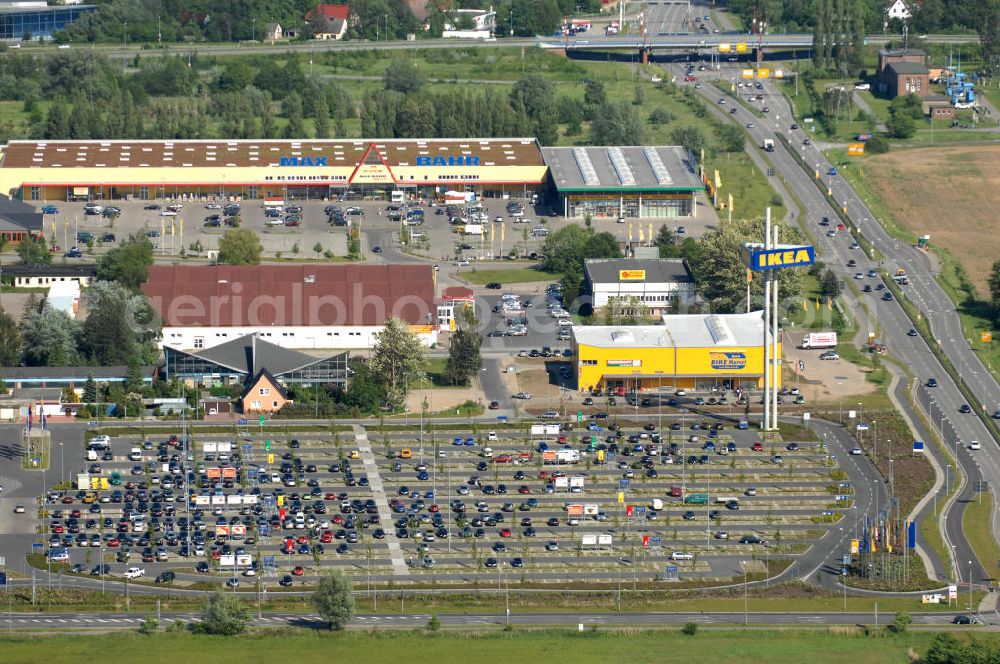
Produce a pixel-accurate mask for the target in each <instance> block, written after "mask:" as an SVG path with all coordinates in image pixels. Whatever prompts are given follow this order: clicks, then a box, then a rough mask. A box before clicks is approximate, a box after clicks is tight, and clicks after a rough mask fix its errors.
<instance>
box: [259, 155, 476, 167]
mask: <svg viewBox="0 0 1000 664" xmlns="http://www.w3.org/2000/svg"><path fill="white" fill-rule="evenodd" d="M416 165H417V166H479V165H480V164H479V157H478V156H476V155H462V156H458V157H451V156H449V157H442V156H437V157H428V156H420V157H417V158H416ZM278 166H312V167H329V166H330V158H329V157H279V158H278Z"/></svg>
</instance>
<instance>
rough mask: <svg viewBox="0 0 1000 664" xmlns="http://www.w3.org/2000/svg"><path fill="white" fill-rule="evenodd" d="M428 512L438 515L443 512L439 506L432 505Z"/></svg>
mask: <svg viewBox="0 0 1000 664" xmlns="http://www.w3.org/2000/svg"><path fill="white" fill-rule="evenodd" d="M427 511H428V512H430V513H431V514H436V513H438V512H440V511H441V508H440V507H438V506H437V505H431V506H430V507H428V508H427Z"/></svg>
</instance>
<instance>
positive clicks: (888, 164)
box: [829, 146, 1000, 375]
mask: <svg viewBox="0 0 1000 664" xmlns="http://www.w3.org/2000/svg"><path fill="white" fill-rule="evenodd" d="M842 154H843V153H842V151H834V150H831V151H830V152H829V157H830V158H831V159H835V160H840V159H841V157H842ZM842 174H843V176H844V177H845V178H846V179H847V180H848V181H849V182H850V183H851V185H852V186H853V187H855V190H856V191H857V192H858V194H859V195H860V196H861V197H862V198H863V199H864V200H865V203H866V204H867V205H868V206H869V208H870V209H871V210H872V213H873V214H875V216H876V218H878V219H879V220H880V221H882V223H883V224H884V225H885V227H886V228H887V229H888V230H889V232H890V233H892V234H893V235H894V236H895V237H897V238H899V240H900V241H903V242H909V243H914V242H916V239H917V237H918V236H920V235H924V234H928V235H930V241H931V246H932V247H934V248H935V250H936V252H937V255H938V257H939V258H940V260H941V274H940V276H939V277H938V281H939V283H941V285H942V287H943V288H944V289H945V290H946V291H947V292H948V294H949V295H950V296H951V298H952V300H954V301H955V302H956V303H957V304H958V305H959V307H958V311H959V314H960V315H961V317H962V324H963V327H964V329H965V336H966V337H967V338H969V339H972V347H973V349H974V350H976V351H977V352H979V353H981V354H982V355H983V359H984V363H985V364H986V365H987V367H989V368H990V369H991V370H992V371H994V375H996V369H997V368H1000V347H998V344H983V343H982V342H980V341H979V333H980V331H982V330H991V329H992V327H993V326H992V321H991V312H990V310H989V309H990V308H989V306H988V305H987V303H986V301H985V298H986V297H987V296H988V295H987V294H988V292H989V291H988V287H987V284H986V281H987V279H988V277H989V273H990V268H991V266H992V264H993V262H994V261H995V260H996V259H997V257H998V256H1000V235H998V234H997V233H996V232H994V230H995V229H993V228H991V227H990V226H989V224H990V220H993V219H995V218H996V215H995V213H994V212H993V211H994V210H995V209H996V208H997V206H998V205H1000V146H965V147H960V148H959V147H948V148H940V147H939V148H933V149H915V150H895V151H893V152H890V153H887V154H883V155H878V156H873V157H864V158H862V159H860V160H856V159H855V160H852V165H851V166H850V167H848V168H845V169H842ZM913 192H920V195H919V196H914V195H913ZM943 219H947V220H948V223H946V224H943V223H941V221H942V220H943Z"/></svg>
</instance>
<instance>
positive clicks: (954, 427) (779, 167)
mask: <svg viewBox="0 0 1000 664" xmlns="http://www.w3.org/2000/svg"><path fill="white" fill-rule="evenodd" d="M670 71H672V72H673V73H674V74H677V76H678V80H680V78H681V73H682V72H681V70H680V69H679V68H677V67H672V68H670ZM699 74H700V75H699V78H700V79H701V80H702V81H703V86H702V88H701V89H700V90H699V91H700V92H701V94H702V97H703V98H704V99H705V100H706V102H707V103H708V104H712V105H713V106H714V107H715V108H716V109H722V110H723V111H727V109H729V108H731V107H732V106H733V105H734V103H735V101H734V100H733V99H732V98H731V97H729V96H727V95H724V94H723V93H721V92H720V91H719V90H718V89H717V88H714V87H713V86H711V85H709V80H711V79H712V78H714V77H713V75H712V73H711V72H700V73H699ZM706 75H707V76H706ZM716 76H717V77H718V80H720V82H722V83H724V84H726V85H729V84H730V83H732V82H735V81H737V80H740V79H739V73H738V70H737V69H736V68H735V67H726V68H723V70H722V71H721V73H718V74H716ZM706 78H708V79H709V80H705V79H706ZM754 92H755V93H763V94H764V95H765V99H764V100H763V101H762V102H759V101H758V102H751V104H752V105H753V106H754V107H755V108H757V109H758V111H759V110H760V109H761V108H762V106H764V105H766V106H767V107H768V108H769V111H770V112H769V113H766V114H762V115H757V114H754V113H751V112H750V111H748V110H747V109H746V108H745V107H744V106H742V105H738V106H737V107H736V108H737V111H736V113H729V112H725V113H723V115H728V116H730V117H731V119H732V120H733V121H735V122H739V123H740V124H741V125H742V126H744V128H746V130H747V133H748V135H749V137H750V141H751V142H753V143H755V144H756V145H758V146H759V145H762V141H763V139H764V138H770V139H772V140H774V141H775V149H774V152H770V153H766V156H767V159H768V160H769V162H770V164H771V165H773V167H774V168H775V171H776V176H775V177H780V178H781V184H782V185H783V186H784V187H786V188H788V189H790V190H793V191H794V192H795V194H796V195H797V196H798V197H799V199H800V200H801V201H802V203H803V205H804V206H805V212H804V213H803V218H800V219H797V220H796V221H797V222H798V223H799V224H800V225H801V226H803V227H804V228H805V229H807V232H808V233H809V234H811V235H813V236H814V237H815V238H816V240H815V244H816V246H817V249H818V252H819V256H820V257H821V258H822V259H823V261H824V262H825V263H826V264H827V265H828V266H829V267H830V268H831V269H833V270H834V272H835V273H836V274H837V275H838V276H839V277H840V278H841V279H842V280H843V281H844V282H845V284H847V283H851V282H853V283H854V284H856V287H857V288H858V290H859V291H860V290H861V286H863V285H864V284H866V283H867V284H868V285H870V286H872V293H871V294H864V293H860V294H859V295H858V296H855V295H854V293H852V292H851V291H850V290H849V289H847V290H845V291H844V293H843V299H844V301H845V302H847V303H848V306H849V307H850V308H851V313H852V314H853V315H854V316H855V318H857V319H858V323H859V324H860V325H861V326H862V328H863V329H865V328H867V329H868V330H870V331H871V332H872V333H876V334H878V336H879V337H880V338H881V339H882V340H883V341H884V342H885V343H886V344H887V345H888V348H889V352H890V353H891V354H893V355H894V356H895V357H897V358H899V359H900V360H901V361H902V362H904V363H905V364H906V365H907V366H908V367H909V369H910V371H912V372H913V373H914V374H915V376H917V377H918V379H921V380H926V379H927V378H929V377H932V376H933V377H936V378H937V380H938V383H939V387H937V388H934V390H935V393H936V401H937V402H938V403H939V404H940V410H941V413H942V414H944V416H945V422H946V423H948V425H947V426H944V427H943V433H944V439H945V441H946V442H947V443H948V445H949V447H950V448H951V449H952V451H953V453H954V454H955V455H956V457H957V459H958V460H959V463H961V464H962V466H963V469H964V470H965V471H966V473H968V475H969V476H970V477H976V476H978V475H979V470H978V468H977V465H976V459H975V458H974V457H973V456H971V454H970V451H969V450H968V449H966V448H965V447H963V444H964V442H965V441H968V440H973V439H978V440H980V441H986V440H988V439H989V436H988V434H987V432H986V429H985V427H983V425H982V423H981V422H980V421H979V420H978V419H977V418H975V416H973V415H960V414H959V413H958V410H959V407H960V406H961V404H962V403H964V399H963V398H962V397H961V394H960V393H959V391H958V388H957V386H956V385H955V384H954V383H952V382H951V381H950V380H949V379H948V376H947V374H946V373H945V372H944V369H943V368H942V367H941V366H940V364H939V363H938V361H937V359H936V358H935V357H934V355H933V354H932V353H931V351H930V349H929V348H928V347H927V345H926V344H925V343H924V342H923V340H922V339H921V338H919V337H910V336H908V334H907V332H908V331H909V329H910V328H911V327H912V323H911V321H910V320H909V318H908V317H907V315H906V313H905V312H904V311H903V309H902V307H901V306H900V305H899V303H898V302H896V301H885V300H883V299H881V297H882V294H883V292H884V291H879V290H875V287H876V286H878V285H879V283H878V282H879V280H878V279H877V278H876V279H873V278H869V277H863V278H861V279H856V278H855V275H856V273H859V272H860V273H861V274H862V275H866V274H867V273H868V270H869V269H873V268H874V269H878V268H880V267H885V268H889V267H892V266H894V265H903V266H905V268H906V269H907V273H908V274H910V275H913V276H911V277H910V279H911V285H910V286H904V287H903V288H904V289H905V292H906V293H914V292H917V291H919V290H921V288H922V287H923V286H921V284H923V283H925V282H930V281H932V278H931V277H930V276H929V273H928V272H929V265H928V263H927V261H926V259H925V257H924V256H923V255H920V254H918V255H913V256H906V257H905V258H904V259H903V261H902V262H897V259H896V258H895V254H894V252H897V251H900V250H901V248H902V247H901V245H900V244H899V243H896V242H895V241H893V240H890V239H884V240H883V241H881V242H879V240H878V239H876V240H875V241H876V244H877V248H878V250H879V251H881V252H882V253H883V254H884V255H885V256H886V258H885V259H884V260H883V261H882V262H879V261H875V260H872V259H871V257H867V256H865V254H864V252H863V251H861V250H860V249H854V248H852V243H853V241H854V240H853V237H852V236H851V235H850V234H849V233H847V232H846V231H837V232H836V234H835V236H834V237H828V236H827V235H826V233H825V232H826V231H827V229H828V228H830V229H833V228H835V227H836V224H837V219H838V218H837V215H836V213H835V211H834V210H833V209H832V208H831V207H830V205H829V204H828V203H827V201H826V199H825V197H824V196H823V195H822V194H821V193H820V191H819V189H818V188H817V187H816V185H815V183H814V182H813V178H814V174H813V173H806V172H805V171H804V170H803V169H802V168H801V167H800V166H799V164H798V162H797V161H795V159H794V158H793V157H792V155H791V154H790V153H788V151H787V150H786V149H785V147H784V145H783V144H782V143H780V142H779V141H778V140H777V134H779V133H780V134H782V135H784V136H788V137H789V142H790V144H791V145H792V146H793V149H796V150H801V151H802V154H803V156H804V158H805V159H806V162H807V163H814V164H816V170H818V171H819V172H820V173H821V174H823V173H826V172H827V170H828V169H829V168H830V164H829V163H827V162H826V160H825V158H824V157H823V155H822V153H821V152H820V151H819V150H818V149H817V148H816V147H815V146H806V145H803V139H804V138H806V134H804V133H803V132H802V130H801V129H798V130H792V129H791V125H792V124H793V123H795V122H796V120H795V119H794V118H793V117H792V115H791V110H790V108H789V105H788V102H787V100H786V99H785V98H784V97H783V95H782V94H781V93H779V92H778V91H776V90H775V89H774V88H773V85H772V84H771V83H770V82H768V83H765V84H764V89H763V90H762V91H756V90H755V91H754ZM720 98H724V99H725V100H726V103H725V104H719V103H718V100H719V99H720ZM747 123H753V127H747ZM831 180H832V183H831V184H832V186H833V188H834V193H835V195H836V198H837V200H838V201H839V200H844V201H846V204H847V208H848V213H849V215H850V214H851V213H852V212H853V213H854V214H855V215H858V216H861V219H858V220H857V221H855V223H859V224H860V226H861V231H862V232H863V233H864V234H865V235H866V237H871V234H870V233H869V232H868V231H869V228H871V227H872V226H876V225H877V224H874V223H873V222H871V221H870V219H871V215H870V213H869V216H868V217H867V221H866V220H865V218H864V217H863V214H864V208H862V205H861V203H860V201H858V200H857V197H856V196H854V194H853V190H851V189H850V187H849V186H848V185H847V183H846V182H844V181H843V179H842V178H840V177H839V176H836V177H832V178H831V177H829V176H823V181H824V182H828V181H831ZM852 196H853V200H852ZM823 217H828V218H829V219H830V220H831V224H832V225H831V226H829V227H821V226H819V225H818V223H819V221H820V220H821V219H822V218H823ZM852 219H855V217H854V216H852ZM879 228H881V227H879ZM886 238H887V236H886ZM907 249H909V248H908V247H907ZM913 251H915V250H913ZM851 259H853V260H855V261H856V263H857V265H856V266H855V267H850V268H849V267H847V262H848V261H849V260H851ZM862 299H863V300H864V302H865V305H866V307H867V309H865V308H864V307H861V306H859V303H860V301H861V300H862ZM903 403H904V404H905V403H906V402H905V401H904V402H903ZM848 406H850V404H848ZM914 419H916V418H914ZM875 433H876V435H877V430H876V432H875ZM988 447H991V446H988V445H984V449H983V450H980V451H979V452H977V453H976V454H977V455H981V459H982V460H983V461H985V463H984V464H983V465H984V467H987V468H989V469H992V468H996V464H997V463H998V461H997V460H996V459H994V458H993V457H994V456H1000V452H998V453H997V454H996V455H993V454H991V452H997V450H996V449H995V447H994V448H992V449H990V450H987V449H986V448H988ZM985 472H986V471H984V474H985ZM990 477H992V476H990ZM996 477H997V478H998V479H1000V472H998V473H997V475H996ZM991 481H992V480H991ZM883 505H884V503H883ZM961 513H962V503H959V504H958V505H956V507H955V508H954V509H952V510H951V512H950V513H949V521H950V525H949V529H948V532H949V533H951V540H952V541H951V544H952V545H953V546H954V547H955V553H956V556H955V558H956V559H957V560H959V561H963V563H962V565H960V566H959V569H958V570H953V572H952V577H953V578H956V579H958V580H960V581H967V580H968V578H969V576H970V575H969V568H970V566H969V564H968V562H969V561H972V565H971V567H972V574H971V578H972V580H973V582H974V583H983V584H988V583H989V582H990V573H989V572H988V571H987V570H986V569H985V568H984V566H983V565H981V564H979V562H978V561H977V560H976V559H975V556H974V554H973V553H972V550H971V547H969V545H968V543H967V541H966V540H965V537H964V535H962V533H961ZM946 565H947V566H951V564H950V563H946ZM935 566H936V567H938V565H935Z"/></svg>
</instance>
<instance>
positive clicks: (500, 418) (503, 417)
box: [497, 415, 507, 422]
mask: <svg viewBox="0 0 1000 664" xmlns="http://www.w3.org/2000/svg"><path fill="white" fill-rule="evenodd" d="M506 421H507V416H506V415H497V422H506Z"/></svg>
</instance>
